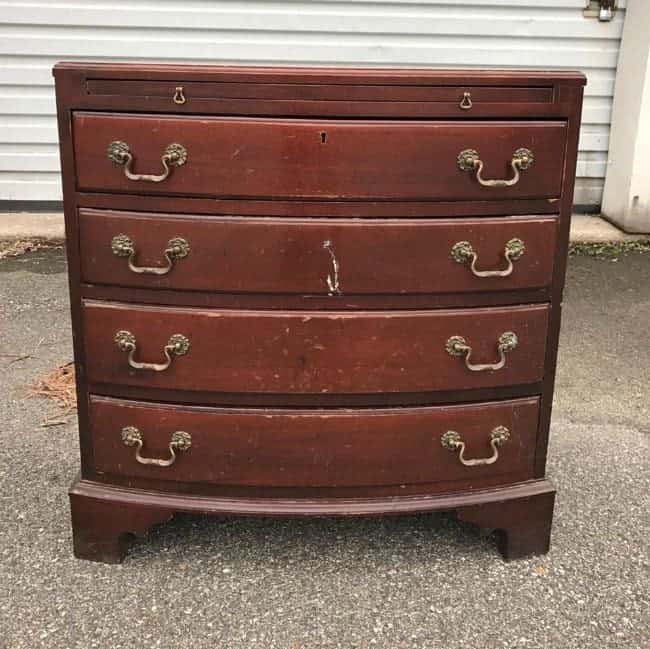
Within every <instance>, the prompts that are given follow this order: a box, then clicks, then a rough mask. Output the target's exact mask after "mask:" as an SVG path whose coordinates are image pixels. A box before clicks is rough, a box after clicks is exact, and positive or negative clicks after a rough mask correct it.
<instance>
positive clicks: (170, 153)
mask: <svg viewBox="0 0 650 649" xmlns="http://www.w3.org/2000/svg"><path fill="white" fill-rule="evenodd" d="M106 155H107V156H108V159H109V160H111V161H112V162H114V163H115V164H116V165H120V166H121V167H124V175H125V176H126V177H127V178H128V179H129V180H146V181H147V182H150V183H160V182H162V181H163V180H165V179H167V178H168V176H169V174H170V173H171V171H172V167H182V166H183V165H184V164H185V163H186V162H187V149H186V148H185V147H184V146H183V145H182V144H170V145H169V146H167V148H166V149H165V151H164V152H163V154H162V156H161V157H160V161H161V162H162V166H163V172H162V173H161V174H159V175H155V174H134V173H133V172H132V171H131V164H132V162H133V154H132V153H131V149H129V145H128V144H127V143H126V142H120V140H115V141H114V142H111V143H110V144H109V145H108V149H107V151H106Z"/></svg>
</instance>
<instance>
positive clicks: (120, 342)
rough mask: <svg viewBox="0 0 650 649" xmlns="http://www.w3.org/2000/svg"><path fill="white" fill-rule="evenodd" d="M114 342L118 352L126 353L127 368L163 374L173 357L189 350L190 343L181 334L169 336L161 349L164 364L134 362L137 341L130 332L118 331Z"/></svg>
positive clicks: (182, 354)
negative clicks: (163, 355)
mask: <svg viewBox="0 0 650 649" xmlns="http://www.w3.org/2000/svg"><path fill="white" fill-rule="evenodd" d="M114 340H115V344H116V345H117V348H118V349H119V350H120V351H122V352H126V353H127V362H128V364H129V367H132V368H133V369H134V370H150V371H152V372H163V371H164V370H166V369H168V368H169V366H170V365H171V364H172V360H173V358H174V357H175V356H184V355H185V354H187V352H188V351H189V349H190V341H189V339H188V338H187V337H186V336H184V335H183V334H174V335H173V336H170V338H169V340H168V341H167V344H166V345H165V346H164V347H163V353H164V354H165V359H166V360H165V362H164V363H143V362H141V361H136V360H135V352H136V350H137V340H136V338H135V336H134V335H133V334H132V333H131V332H130V331H126V330H121V331H118V332H117V333H116V334H115V338H114Z"/></svg>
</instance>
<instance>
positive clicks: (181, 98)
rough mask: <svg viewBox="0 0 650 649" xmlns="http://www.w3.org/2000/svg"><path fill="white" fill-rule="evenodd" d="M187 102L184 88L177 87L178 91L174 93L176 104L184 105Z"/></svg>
mask: <svg viewBox="0 0 650 649" xmlns="http://www.w3.org/2000/svg"><path fill="white" fill-rule="evenodd" d="M186 101H187V99H185V92H184V89H183V86H176V90H175V91H174V103H175V104H184V103H185V102H186Z"/></svg>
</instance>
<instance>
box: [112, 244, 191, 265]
mask: <svg viewBox="0 0 650 649" xmlns="http://www.w3.org/2000/svg"><path fill="white" fill-rule="evenodd" d="M111 250H112V251H113V254H114V255H115V256H116V257H127V263H128V266H129V270H130V271H131V272H132V273H137V274H138V275H167V273H169V272H170V271H171V269H172V268H173V267H174V262H175V261H176V260H177V259H183V258H184V257H187V255H189V254H190V244H189V243H188V242H187V241H186V240H185V239H182V238H181V237H174V238H173V239H170V240H169V241H168V242H167V247H166V248H165V250H164V251H163V254H164V256H165V260H166V261H167V263H166V265H165V266H138V265H137V264H136V263H135V257H136V249H135V241H133V239H131V237H129V236H128V235H126V234H118V235H116V236H114V237H113V240H112V241H111Z"/></svg>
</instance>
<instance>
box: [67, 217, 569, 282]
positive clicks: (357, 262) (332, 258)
mask: <svg viewBox="0 0 650 649" xmlns="http://www.w3.org/2000/svg"><path fill="white" fill-rule="evenodd" d="M79 224H80V236H81V275H82V279H83V281H84V282H88V283H90V284H104V285H114V286H127V287H142V288H158V289H177V290H191V291H211V292H213V291H216V292H221V293H258V294H262V293H298V294H311V295H327V294H333V295H343V294H346V295H359V294H361V295H366V294H380V295H382V294H384V295H385V294H407V293H471V292H479V291H482V292H494V291H507V290H516V289H530V288H538V287H545V286H547V285H548V284H549V283H550V281H551V277H552V270H553V254H552V251H553V249H554V246H555V233H556V229H557V219H555V218H552V217H546V218H542V217H537V218H508V217H506V218H498V219H497V218H494V219H490V218H483V219H454V220H445V219H440V220H435V221H431V220H418V221H409V220H399V221H395V220H389V219H377V220H367V219H366V220H338V221H336V222H332V220H330V219H309V220H306V219H304V220H298V219H270V218H251V217H249V218H235V217H210V218H206V217H201V216H197V215H194V216H188V215H172V214H158V213H149V214H139V213H135V212H115V211H97V210H86V209H82V210H80V214H79ZM121 234H126V235H128V236H129V237H130V238H131V239H132V240H133V241H134V243H135V245H136V250H137V258H136V260H135V263H136V264H138V265H144V266H158V267H160V266H165V265H166V261H165V257H164V250H165V249H166V247H167V244H168V241H169V240H170V239H172V238H175V237H183V238H184V239H185V240H186V241H187V242H188V243H189V245H190V253H189V255H188V256H187V257H185V258H183V259H179V260H177V261H176V262H175V264H174V266H173V269H172V270H171V271H170V272H169V274H167V275H164V276H159V275H152V274H137V273H134V272H133V271H131V270H129V268H128V264H127V260H126V258H124V257H117V256H115V255H114V254H113V252H112V250H111V241H112V240H113V237H115V236H117V235H121ZM515 237H516V238H519V239H521V240H522V241H523V242H524V243H525V245H526V250H525V253H524V255H523V256H522V257H521V258H520V259H519V260H517V261H516V262H515V264H514V270H513V272H512V274H511V275H510V276H509V277H492V278H480V277H476V276H475V275H474V274H472V272H471V270H470V268H469V264H459V263H457V262H455V261H454V260H453V259H452V256H451V254H450V253H451V249H452V247H453V246H454V244H455V243H457V242H458V241H464V240H467V241H469V242H470V243H471V244H472V246H473V248H474V249H475V250H476V252H477V254H478V256H479V261H478V264H477V266H478V268H479V270H484V269H488V270H494V269H496V270H499V269H504V268H505V267H506V261H505V259H504V247H505V244H506V242H507V241H509V240H510V239H512V238H515ZM252 261H254V263H251V262H252Z"/></svg>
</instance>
